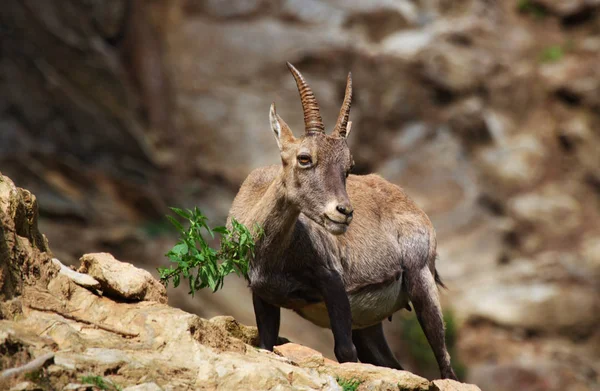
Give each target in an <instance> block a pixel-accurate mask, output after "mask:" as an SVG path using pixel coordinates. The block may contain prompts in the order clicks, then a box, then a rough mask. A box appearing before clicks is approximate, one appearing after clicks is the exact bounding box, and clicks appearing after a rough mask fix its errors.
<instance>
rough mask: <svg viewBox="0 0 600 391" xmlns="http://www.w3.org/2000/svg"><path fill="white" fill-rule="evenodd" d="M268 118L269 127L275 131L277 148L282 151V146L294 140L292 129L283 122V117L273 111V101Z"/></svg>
mask: <svg viewBox="0 0 600 391" xmlns="http://www.w3.org/2000/svg"><path fill="white" fill-rule="evenodd" d="M269 119H270V120H271V129H272V130H273V133H275V140H277V145H278V146H279V150H281V151H283V147H284V146H285V145H286V144H288V143H291V142H293V141H294V135H293V134H292V130H291V129H290V127H289V126H288V125H287V124H286V123H285V121H284V120H283V119H281V117H280V116H279V115H277V113H276V112H275V103H271V110H269Z"/></svg>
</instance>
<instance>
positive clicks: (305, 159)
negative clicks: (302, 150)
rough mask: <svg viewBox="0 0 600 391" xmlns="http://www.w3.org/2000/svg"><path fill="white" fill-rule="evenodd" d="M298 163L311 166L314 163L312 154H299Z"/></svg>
mask: <svg viewBox="0 0 600 391" xmlns="http://www.w3.org/2000/svg"><path fill="white" fill-rule="evenodd" d="M298 163H299V164H300V165H301V166H309V165H311V164H312V158H311V157H310V155H298Z"/></svg>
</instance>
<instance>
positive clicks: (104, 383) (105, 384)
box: [81, 375, 123, 391]
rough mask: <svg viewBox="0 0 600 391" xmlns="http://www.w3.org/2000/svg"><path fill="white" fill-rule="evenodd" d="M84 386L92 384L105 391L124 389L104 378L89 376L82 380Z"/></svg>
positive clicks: (120, 390)
mask: <svg viewBox="0 0 600 391" xmlns="http://www.w3.org/2000/svg"><path fill="white" fill-rule="evenodd" d="M81 382H82V383H83V384H91V385H93V386H96V387H98V388H99V389H101V390H104V391H122V390H123V388H122V387H120V386H118V385H117V384H115V383H113V382H111V381H110V380H106V379H104V378H103V377H102V376H96V375H87V376H83V377H82V378H81Z"/></svg>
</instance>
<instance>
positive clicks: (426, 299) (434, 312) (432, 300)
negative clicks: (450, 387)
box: [404, 266, 458, 380]
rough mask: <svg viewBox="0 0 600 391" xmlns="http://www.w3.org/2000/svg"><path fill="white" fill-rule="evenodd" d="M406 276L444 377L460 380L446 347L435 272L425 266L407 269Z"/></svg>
mask: <svg viewBox="0 0 600 391" xmlns="http://www.w3.org/2000/svg"><path fill="white" fill-rule="evenodd" d="M404 278H405V282H406V289H407V292H408V296H409V298H410V301H411V302H412V304H413V307H414V308H415V313H416V314H417V319H418V320H419V324H420V325H421V328H422V329H423V332H424V333H425V337H427V341H428V342H429V345H430V346H431V349H432V350H433V354H434V355H435V358H436V360H437V363H438V366H439V368H440V374H441V377H442V379H454V380H458V379H457V377H456V375H455V374H454V371H453V370H452V366H451V364H450V354H448V349H447V348H446V340H445V330H444V320H443V316H442V308H441V306H440V302H439V294H438V289H437V286H436V281H435V276H434V274H432V272H431V270H430V269H429V268H428V267H427V266H425V267H421V268H416V270H407V271H406V273H405V276H404Z"/></svg>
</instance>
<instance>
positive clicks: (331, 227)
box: [323, 214, 352, 235]
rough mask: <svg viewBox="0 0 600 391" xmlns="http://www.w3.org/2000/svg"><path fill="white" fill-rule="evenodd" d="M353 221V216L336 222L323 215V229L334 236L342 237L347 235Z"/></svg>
mask: <svg viewBox="0 0 600 391" xmlns="http://www.w3.org/2000/svg"><path fill="white" fill-rule="evenodd" d="M351 221H352V216H350V217H346V218H345V219H343V220H334V219H332V218H331V217H329V216H328V215H327V214H324V215H323V227H324V228H325V229H326V230H327V231H328V232H329V233H330V234H332V235H341V234H344V233H346V231H347V230H348V227H349V226H350V222H351Z"/></svg>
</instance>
